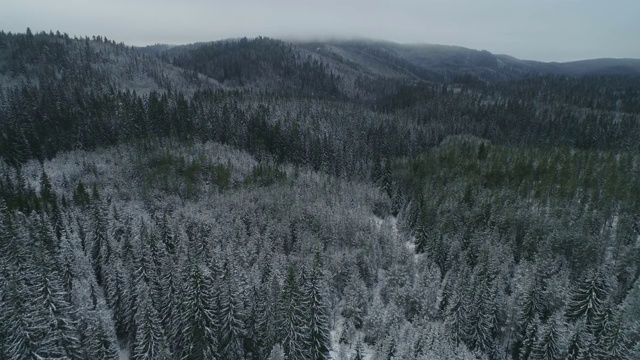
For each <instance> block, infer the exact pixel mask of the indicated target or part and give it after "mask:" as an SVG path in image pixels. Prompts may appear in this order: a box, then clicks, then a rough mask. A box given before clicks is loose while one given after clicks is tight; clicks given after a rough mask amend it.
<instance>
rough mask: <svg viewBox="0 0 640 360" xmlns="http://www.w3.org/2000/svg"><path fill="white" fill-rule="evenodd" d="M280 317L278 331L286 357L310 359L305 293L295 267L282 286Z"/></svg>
mask: <svg viewBox="0 0 640 360" xmlns="http://www.w3.org/2000/svg"><path fill="white" fill-rule="evenodd" d="M278 317H279V321H278V325H277V328H276V331H277V332H278V334H279V338H280V339H281V342H282V349H283V350H284V353H285V357H286V358H287V359H291V360H302V359H308V358H309V341H310V339H309V335H308V334H309V327H308V326H309V325H308V324H307V321H306V319H305V312H304V298H303V292H302V289H301V287H300V284H299V282H298V274H297V272H296V269H295V268H294V267H293V266H289V269H288V270H287V275H286V277H285V280H284V284H283V286H282V296H281V300H280V305H279V313H278Z"/></svg>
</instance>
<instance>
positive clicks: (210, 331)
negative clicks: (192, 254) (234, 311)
mask: <svg viewBox="0 0 640 360" xmlns="http://www.w3.org/2000/svg"><path fill="white" fill-rule="evenodd" d="M186 270H187V272H188V273H187V276H186V279H185V286H184V289H183V294H184V300H183V306H182V309H181V325H182V326H181V327H182V336H183V341H184V343H183V344H180V345H181V347H182V348H181V349H180V350H181V354H182V355H181V358H182V359H185V360H186V359H194V360H205V359H217V358H218V356H217V350H218V341H217V339H218V336H217V332H218V329H219V325H218V323H217V321H216V308H215V303H216V293H215V291H216V289H215V288H214V286H215V285H214V282H213V280H212V279H211V275H210V274H209V273H208V270H206V271H205V269H202V268H201V265H196V264H190V265H189V266H188V267H187V269H186Z"/></svg>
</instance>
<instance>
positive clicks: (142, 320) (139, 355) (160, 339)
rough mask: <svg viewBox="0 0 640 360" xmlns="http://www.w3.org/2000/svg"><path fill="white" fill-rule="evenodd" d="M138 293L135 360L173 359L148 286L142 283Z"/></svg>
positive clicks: (133, 352) (133, 347)
mask: <svg viewBox="0 0 640 360" xmlns="http://www.w3.org/2000/svg"><path fill="white" fill-rule="evenodd" d="M137 293H138V295H137V299H138V307H137V311H136V314H135V328H136V334H135V340H134V343H133V346H132V349H133V351H132V353H131V355H132V358H133V359H134V360H151V359H158V360H168V359H171V356H170V354H169V346H168V342H167V338H166V336H165V334H164V331H163V329H162V324H161V322H160V317H159V315H158V312H157V311H156V309H155V308H154V307H153V304H152V303H151V298H150V296H149V290H148V288H147V285H146V284H144V283H140V284H139V285H138V291H137Z"/></svg>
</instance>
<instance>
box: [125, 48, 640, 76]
mask: <svg viewBox="0 0 640 360" xmlns="http://www.w3.org/2000/svg"><path fill="white" fill-rule="evenodd" d="M239 41H241V39H230V40H221V41H216V42H208V43H196V44H188V45H162V44H156V45H151V46H147V47H140V48H137V50H138V51H140V52H143V53H146V54H151V55H161V54H164V53H176V52H179V51H183V52H184V51H189V50H191V51H194V50H197V49H199V48H202V47H206V46H211V45H212V44H221V43H238V42H239ZM274 41H276V42H282V44H288V45H290V46H291V47H292V49H293V50H294V51H295V52H297V53H298V54H300V55H301V56H303V57H306V56H311V57H313V58H314V59H316V60H318V61H320V62H322V63H324V64H327V65H328V66H329V67H330V68H331V69H332V70H334V71H335V72H336V73H338V74H342V75H347V76H349V74H350V75H351V76H360V75H365V76H367V75H369V76H382V77H386V78H398V79H412V80H421V81H430V82H452V81H454V80H455V79H456V78H457V77H460V76H465V75H472V76H475V77H477V78H478V79H480V80H482V81H485V82H496V81H508V80H513V79H518V78H521V77H524V76H529V75H546V74H553V75H570V76H584V75H640V59H614V58H602V59H588V60H578V61H570V62H542V61H534V60H523V59H518V58H515V57H513V56H510V55H504V54H493V53H491V52H489V51H486V50H474V49H469V48H465V47H461V46H451V45H435V44H399V43H393V42H388V41H379V40H313V41H301V40H293V41H290V42H287V41H282V40H274Z"/></svg>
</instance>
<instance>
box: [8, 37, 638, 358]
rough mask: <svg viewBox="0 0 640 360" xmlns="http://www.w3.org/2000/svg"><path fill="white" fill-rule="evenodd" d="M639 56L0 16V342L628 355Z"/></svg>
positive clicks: (49, 349)
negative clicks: (175, 40) (4, 26)
mask: <svg viewBox="0 0 640 360" xmlns="http://www.w3.org/2000/svg"><path fill="white" fill-rule="evenodd" d="M638 64H639V62H638V61H636V60H630V59H626V60H615V59H614V60H612V59H600V60H592V61H581V62H575V63H564V64H557V63H540V62H531V61H524V60H518V59H515V58H512V57H509V56H506V55H494V54H491V53H489V52H487V51H476V50H470V49H464V48H459V47H450V46H439V45H419V46H418V45H399V44H393V43H386V42H377V41H315V42H291V43H290V42H284V41H280V40H274V39H269V38H256V39H246V38H243V39H235V40H225V41H217V42H210V43H200V44H191V45H185V46H165V45H156V46H151V47H146V48H134V47H129V46H127V45H125V44H122V43H120V44H118V43H116V42H115V41H113V40H110V39H106V38H104V37H101V36H95V37H85V38H71V37H69V36H68V35H66V34H64V33H58V32H56V33H53V32H50V33H32V32H31V31H30V30H28V31H27V32H26V33H23V34H9V33H5V32H0V158H1V160H2V161H0V271H1V273H0V359H42V358H47V359H49V358H52V359H53V358H55V359H62V358H65V359H68V358H70V359H128V358H131V359H145V358H146V359H256V360H258V359H274V360H275V359H287V360H289V359H292V360H293V359H296V360H297V359H328V358H333V359H349V360H351V359H376V360H377V359H385V360H388V359H452V358H456V359H523V360H524V359H629V360H631V359H638V358H640V330H639V329H640V280H639V278H640V261H639V260H638V259H640V141H639V140H638V139H640V76H638V68H639V67H638Z"/></svg>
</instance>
